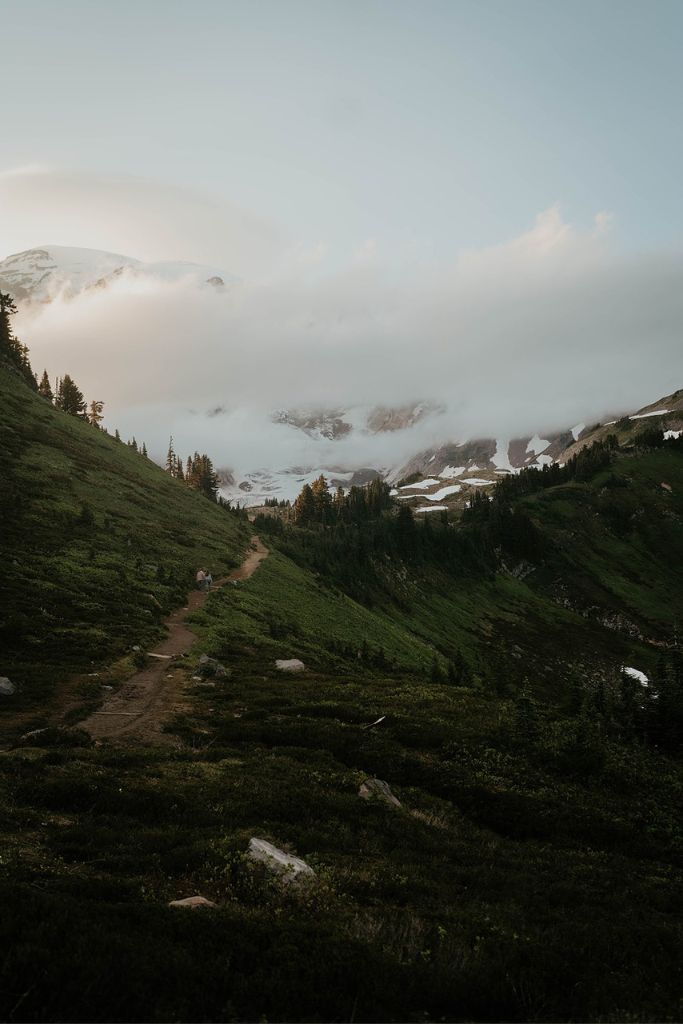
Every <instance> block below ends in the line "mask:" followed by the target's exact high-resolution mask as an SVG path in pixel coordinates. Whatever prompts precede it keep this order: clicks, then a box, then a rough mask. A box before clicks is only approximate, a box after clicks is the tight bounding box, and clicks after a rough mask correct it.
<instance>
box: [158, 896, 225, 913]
mask: <svg viewBox="0 0 683 1024" xmlns="http://www.w3.org/2000/svg"><path fill="white" fill-rule="evenodd" d="M168 905H169V907H185V908H186V909H187V910H197V909H198V908H199V907H217V906H218V904H217V903H213V902H212V901H211V900H207V899H206V897H205V896H186V897H185V899H184V900H171V901H170V903H169V904H168Z"/></svg>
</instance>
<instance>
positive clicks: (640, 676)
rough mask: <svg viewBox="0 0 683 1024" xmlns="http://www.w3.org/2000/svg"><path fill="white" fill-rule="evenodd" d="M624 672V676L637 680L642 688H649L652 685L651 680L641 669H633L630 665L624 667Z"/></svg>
mask: <svg viewBox="0 0 683 1024" xmlns="http://www.w3.org/2000/svg"><path fill="white" fill-rule="evenodd" d="M622 672H623V673H624V675H626V676H630V677H631V679H637V680H638V682H639V683H640V685H641V686H645V687H648V686H649V685H650V680H649V679H648V677H647V676H646V675H645V673H644V672H641V671H640V669H637V668H631V667H630V666H629V665H624V666H623V667H622Z"/></svg>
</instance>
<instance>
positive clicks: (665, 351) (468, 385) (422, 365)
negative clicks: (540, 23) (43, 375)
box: [17, 207, 683, 473]
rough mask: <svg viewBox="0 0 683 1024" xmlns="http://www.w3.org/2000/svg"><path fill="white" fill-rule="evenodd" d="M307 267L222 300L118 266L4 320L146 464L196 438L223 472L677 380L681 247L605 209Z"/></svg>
mask: <svg viewBox="0 0 683 1024" xmlns="http://www.w3.org/2000/svg"><path fill="white" fill-rule="evenodd" d="M132 255H138V253H132ZM154 255H157V254H156V253H155V254H154ZM173 255H176V254H175V253H174V254H173ZM202 255H203V254H202ZM321 259H322V263H321ZM321 259H318V258H317V257H315V258H311V259H310V260H307V259H306V258H300V259H297V260H296V261H293V262H292V263H291V264H289V265H280V267H279V269H278V271H277V272H276V273H275V272H273V273H271V274H270V276H269V278H268V279H267V280H266V279H264V278H260V279H257V278H256V277H254V278H249V277H246V278H244V277H243V279H242V281H241V282H240V283H239V284H236V285H232V286H230V287H229V288H227V289H225V290H224V291H220V292H216V291H213V290H211V289H207V288H201V287H198V286H197V284H196V282H191V281H189V280H188V281H181V282H178V283H175V284H168V283H163V282H161V281H156V282H146V283H145V284H141V283H140V282H139V281H137V282H133V281H131V280H128V279H127V278H126V276H125V275H124V276H122V277H121V279H120V280H118V281H117V282H116V283H114V284H113V285H112V286H111V287H109V288H108V289H106V290H96V291H92V292H89V293H84V294H82V295H81V296H80V297H79V298H77V299H75V300H72V301H64V300H61V299H58V300H56V301H54V302H53V303H51V304H50V305H46V306H42V307H39V308H38V309H31V310H27V311H24V312H22V314H21V317H20V319H19V323H18V324H17V330H18V333H20V336H21V337H22V339H23V340H24V341H26V342H27V343H28V344H29V346H30V348H31V353H32V359H33V362H34V366H35V367H36V368H37V369H38V370H42V368H43V366H44V365H45V366H47V367H48V370H49V372H50V373H51V374H52V375H55V374H56V373H62V372H69V373H71V374H72V375H73V376H74V377H75V378H76V379H77V380H78V382H79V383H80V385H81V387H82V388H83V389H84V390H85V392H86V393H87V395H88V396H89V397H97V398H102V399H103V400H104V401H105V402H106V413H107V422H108V423H109V424H110V425H111V426H112V427H113V426H118V427H119V429H121V431H122V433H123V434H124V435H125V436H130V435H132V434H135V435H136V436H137V437H138V438H139V439H142V438H144V439H145V440H146V441H147V444H148V446H149V447H150V451H151V452H152V453H153V454H154V455H155V456H157V457H161V456H162V455H163V453H164V452H165V448H166V444H167V440H168V435H169V433H171V432H172V433H173V435H174V437H175V438H176V445H177V448H178V450H179V451H182V452H185V453H186V452H187V451H189V450H194V449H195V448H199V449H206V450H207V451H209V452H210V453H211V454H212V457H213V458H214V461H215V462H216V463H217V464H218V465H222V466H231V467H234V468H235V469H236V470H237V472H238V473H239V472H244V471H246V470H248V469H256V468H260V467H270V468H282V467H283V466H287V465H325V464H327V465H330V464H334V465H335V466H344V465H349V466H351V465H379V466H384V467H387V466H390V465H395V464H396V463H398V462H400V461H401V459H404V458H407V457H408V456H410V455H411V454H413V453H414V452H415V451H417V450H421V449H422V448H424V447H427V446H429V445H432V444H435V443H439V442H443V441H448V440H454V439H458V440H464V439H466V438H467V437H476V436H493V435H496V436H506V437H512V436H516V435H522V434H534V433H536V432H537V431H540V432H541V433H543V432H544V431H551V430H553V429H560V428H564V427H567V426H571V425H573V424H574V423H577V422H579V421H581V420H583V421H586V422H590V421H593V420H596V419H598V418H600V417H601V416H603V415H604V414H605V413H607V412H612V411H618V410H621V409H630V408H633V407H636V406H640V405H643V404H645V403H646V402H649V401H652V400H654V399H656V398H658V397H659V396H660V395H662V394H665V393H667V392H669V391H672V390H674V389H675V388H677V387H679V386H683V346H682V345H681V333H682V328H683V289H681V280H682V273H683V255H682V254H681V253H677V252H652V253H647V254H641V255H638V256H631V257H628V258H626V257H623V256H621V255H619V254H618V253H617V252H616V251H615V249H614V247H613V245H612V243H611V241H610V234H609V219H608V217H607V216H606V215H604V214H601V215H598V216H597V217H596V220H595V224H594V225H593V226H592V227H591V228H590V230H587V231H579V230H577V229H575V228H573V227H572V226H571V225H569V224H567V223H566V222H565V221H564V220H563V219H562V217H561V215H560V213H559V211H558V209H557V208H556V207H553V208H551V209H550V210H548V211H546V212H544V213H542V214H540V215H539V216H538V218H537V220H536V222H535V224H534V226H533V227H532V228H531V230H529V231H528V232H527V233H525V234H524V235H522V236H521V237H520V238H517V239H514V240H512V241H510V242H507V243H505V244H502V245H500V246H497V247H494V248H490V249H486V250H481V251H477V252H466V253H462V254H461V255H460V256H458V258H457V259H456V260H454V261H453V263H452V264H451V265H449V266H446V267H426V266H422V267H419V268H416V269H414V270H413V271H412V272H408V271H407V270H405V269H403V270H402V271H396V270H395V269H394V270H391V269H388V265H387V264H386V263H383V260H382V253H381V245H365V246H363V247H362V249H361V250H359V252H358V254H357V256H356V258H355V259H353V260H352V261H350V263H349V265H348V266H347V267H346V268H344V269H342V270H337V271H336V272H334V273H329V274H326V273H325V266H324V258H323V257H321ZM228 269H229V270H233V269H234V268H233V267H230V268H228ZM421 399H426V400H430V401H433V402H437V403H441V404H442V405H443V406H444V407H445V410H446V411H445V412H444V413H443V414H441V415H439V416H434V417H432V418H430V419H428V420H426V421H424V422H422V423H420V424H419V425H418V426H416V427H415V428H413V429H411V430H406V431H401V432H398V433H391V434H385V435H379V436H374V437H373V436H368V435H362V434H359V433H357V432H356V431H354V432H353V433H352V434H351V435H350V436H349V437H347V438H346V439H344V440H342V441H339V442H335V443H331V442H319V441H313V440H311V439H310V438H307V437H306V436H305V435H303V434H302V433H301V432H299V431H296V430H295V429H294V428H291V427H285V426H282V425H276V424H272V423H271V422H270V419H269V414H270V413H271V411H272V410H273V409H281V408H284V409H288V408H316V409H317V408H326V407H327V408H339V409H347V408H350V407H359V406H368V407H371V406H374V405H385V406H396V405H404V404H405V403H408V402H412V401H417V400H421ZM210 413H211V415H209V414H210Z"/></svg>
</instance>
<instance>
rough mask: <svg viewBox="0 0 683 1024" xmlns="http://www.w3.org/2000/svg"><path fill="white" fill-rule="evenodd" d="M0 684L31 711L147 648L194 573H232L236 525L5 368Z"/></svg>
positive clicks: (0, 404)
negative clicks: (5, 681)
mask: <svg viewBox="0 0 683 1024" xmlns="http://www.w3.org/2000/svg"><path fill="white" fill-rule="evenodd" d="M0 478H1V479H2V489H1V490H0V517H1V519H2V531H1V535H0V558H1V559H2V566H3V573H2V591H1V597H2V601H1V604H0V607H1V608H2V612H1V614H0V647H1V648H2V652H3V654H2V665H1V666H0V674H3V675H7V676H10V677H11V678H12V679H13V680H16V681H17V682H19V683H20V684H22V693H21V700H22V701H24V702H28V703H31V702H35V701H36V700H39V699H41V698H43V697H44V696H45V695H46V694H48V693H49V689H50V685H51V683H52V682H54V680H55V679H56V678H60V677H63V676H64V674H65V673H66V672H68V671H74V670H78V671H84V670H85V669H86V668H87V667H89V666H91V664H92V663H97V664H98V665H99V664H100V663H102V662H103V661H104V660H105V659H112V658H115V657H116V656H118V655H120V654H122V653H123V652H124V651H130V648H131V646H132V645H134V644H145V643H146V642H148V641H149V640H150V639H151V638H152V637H153V636H155V635H156V633H157V632H158V628H159V622H160V621H161V619H162V617H163V614H164V612H165V611H168V610H169V609H170V607H171V606H173V605H177V604H179V603H180V602H181V601H182V600H183V599H184V596H185V594H186V592H187V589H188V587H189V586H190V585H191V583H192V580H193V576H194V573H195V571H196V569H197V566H198V565H200V564H203V563H204V564H208V566H209V567H210V568H212V569H213V571H214V573H217V572H219V571H220V570H221V569H223V568H229V567H231V566H232V565H235V564H236V563H237V562H238V561H239V558H240V553H241V550H242V549H243V547H244V546H245V544H246V538H247V531H246V529H245V527H244V525H243V523H242V522H241V521H239V520H238V519H237V518H236V517H235V516H234V515H230V514H228V513H227V512H225V510H223V509H221V508H220V507H218V506H216V505H213V504H212V503H211V502H209V501H207V500H206V499H205V498H202V497H201V496H200V495H199V494H198V493H196V492H194V491H192V490H190V489H189V488H186V487H184V486H182V485H180V484H179V483H178V482H177V481H174V480H171V479H170V478H169V477H168V476H167V474H166V473H164V472H163V471H162V470H161V469H159V467H158V466H156V465H155V464H154V463H152V462H151V461H149V460H148V459H146V458H143V457H142V456H141V455H139V454H137V453H136V452H134V451H133V450H132V449H130V448H128V447H127V446H126V445H124V444H121V443H120V442H116V441H115V440H114V439H113V438H111V437H109V436H108V435H107V434H105V433H104V432H103V431H101V430H96V429H95V428H93V427H91V426H90V425H89V424H87V423H85V422H84V421H82V420H79V419H76V418H75V417H73V416H68V415H66V414H65V413H62V412H60V411H58V410H57V409H55V408H54V407H53V406H52V405H50V404H49V403H48V402H46V401H45V400H44V399H42V398H40V397H39V396H38V395H36V394H35V393H33V392H32V391H30V390H29V389H28V388H27V387H26V386H25V385H24V384H23V382H22V381H21V380H19V379H18V378H17V377H16V376H15V375H14V374H13V373H11V372H9V371H8V370H6V369H3V368H1V367H0Z"/></svg>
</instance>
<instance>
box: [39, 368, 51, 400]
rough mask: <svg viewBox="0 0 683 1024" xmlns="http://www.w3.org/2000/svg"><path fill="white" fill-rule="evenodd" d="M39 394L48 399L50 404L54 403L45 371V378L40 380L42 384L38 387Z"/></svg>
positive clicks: (44, 371) (45, 371)
mask: <svg viewBox="0 0 683 1024" xmlns="http://www.w3.org/2000/svg"><path fill="white" fill-rule="evenodd" d="M38 394H39V395H42V397H43V398H46V399H47V401H48V402H52V400H53V399H54V395H53V393H52V388H51V387H50V378H49V377H48V375H47V370H43V376H42V377H41V378H40V384H39V385H38Z"/></svg>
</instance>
